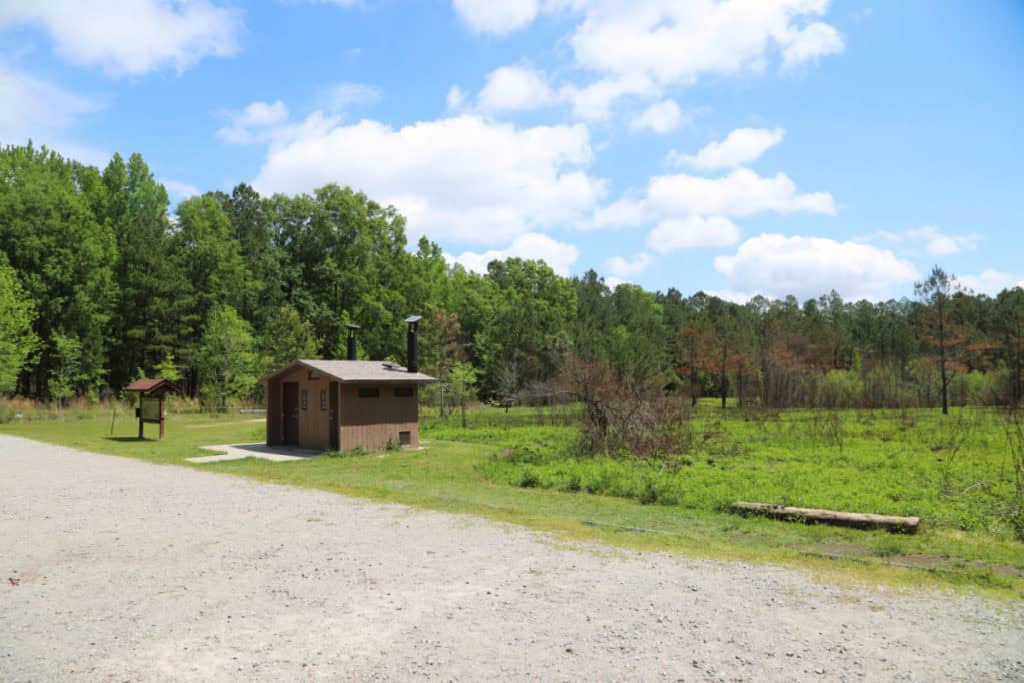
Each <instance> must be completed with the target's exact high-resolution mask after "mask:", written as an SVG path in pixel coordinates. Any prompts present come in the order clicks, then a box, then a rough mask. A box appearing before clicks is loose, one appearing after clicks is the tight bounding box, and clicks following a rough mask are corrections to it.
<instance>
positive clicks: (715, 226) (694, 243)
mask: <svg viewBox="0 0 1024 683" xmlns="http://www.w3.org/2000/svg"><path fill="white" fill-rule="evenodd" d="M739 239H740V230H739V228H737V227H736V225H735V224H733V222H732V221H730V220H729V219H728V218H722V217H721V216H711V217H709V218H703V217H701V216H688V217H686V218H669V219H666V220H663V221H661V222H659V223H658V224H657V225H656V226H654V229H653V230H651V232H650V233H648V235H647V246H648V247H649V248H651V249H653V250H654V251H656V252H658V253H659V254H667V253H669V252H671V251H675V250H676V249H689V248H695V247H729V246H732V245H734V244H736V243H737V242H738V241H739Z"/></svg>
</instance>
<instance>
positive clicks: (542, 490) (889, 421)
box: [0, 407, 1024, 598]
mask: <svg viewBox="0 0 1024 683" xmlns="http://www.w3.org/2000/svg"><path fill="white" fill-rule="evenodd" d="M725 415H726V417H725V418H722V417H721V415H720V412H719V411H718V410H717V409H713V408H710V407H702V408H701V410H700V414H699V417H698V418H697V419H696V420H695V421H694V424H693V430H694V434H695V445H694V448H693V449H692V450H691V452H689V453H687V454H686V455H684V456H680V458H679V459H677V460H676V461H673V462H668V463H659V464H657V465H651V464H646V463H636V462H632V463H630V462H622V461H612V460H604V459H597V460H574V459H572V458H570V457H568V456H567V455H566V454H567V452H568V451H569V449H571V446H572V441H573V438H574V433H575V431H574V428H573V427H572V426H571V425H572V419H573V416H572V415H571V411H569V413H568V414H567V411H566V409H561V410H556V411H553V410H550V409H548V410H545V411H544V414H543V417H542V418H539V417H538V411H536V410H534V409H525V408H524V409H516V410H513V411H511V412H510V413H509V415H508V416H507V417H506V415H505V413H504V412H503V411H501V410H496V409H487V408H481V409H477V410H474V411H471V413H470V416H469V428H468V429H466V430H463V429H461V428H460V427H459V426H458V424H459V423H458V419H457V417H453V418H451V420H450V421H449V422H447V423H444V422H442V421H440V420H437V418H433V417H429V416H428V417H425V418H424V420H423V431H422V437H423V439H424V440H425V441H428V442H429V443H427V444H426V445H427V449H426V450H422V451H418V452H386V453H378V454H370V455H366V456H354V455H350V454H348V455H345V456H344V457H339V456H335V457H321V458H315V459H311V460H307V461H302V462H294V463H269V462H264V461H259V460H253V459H248V460H241V461H234V462H224V463H216V464H210V465H203V466H201V467H202V468H203V469H206V470H210V471H216V472H225V473H232V474H238V475H243V476H248V477H253V478H257V479H261V480H264V481H273V482H278V483H285V484H293V485H299V486H307V487H313V488H319V489H324V490H328V491H336V492H342V493H348V494H353V495H359V496H364V497H369V498H374V499H377V500H384V501H393V502H401V503H406V504H412V505H416V506H420V507H426V508H431V509H435V510H445V511H454V512H465V513H472V514H476V515H482V516H486V517H489V518H492V519H497V520H502V521H509V522H514V523H516V524H522V525H526V526H529V527H532V528H535V529H543V530H549V531H556V532H558V533H561V534H563V535H565V536H566V537H570V538H577V539H592V540H601V541H604V542H609V543H612V544H615V545H619V546H624V547H632V548H646V549H658V550H678V551H684V552H686V553H687V554H689V555H692V556H701V557H714V558H723V559H741V560H747V561H768V562H775V563H782V564H787V565H800V566H804V567H810V568H812V569H814V570H815V571H817V572H819V573H821V574H823V575H828V576H829V577H832V578H836V577H844V578H850V579H856V580H861V579H863V580H868V581H881V582H886V583H899V584H912V585H927V586H963V587H967V588H969V589H971V590H975V591H982V592H986V593H990V594H993V595H1001V596H1005V597H1013V598H1020V597H1022V596H1024V544H1021V543H1020V542H1019V541H1017V540H1015V537H1014V532H1013V527H1012V524H1011V521H1012V520H1011V518H1010V516H1009V510H1008V508H1007V505H1008V504H1009V500H1010V499H1009V496H1010V494H1011V490H1010V489H1009V488H1008V487H1009V483H1010V481H1011V479H1010V478H1011V477H1012V465H1011V463H1010V461H1009V458H1008V456H1007V455H1006V453H1005V448H1004V444H1005V442H1004V441H1003V438H1004V437H1003V436H1002V434H1001V432H1000V428H999V415H998V414H996V413H994V412H990V411H982V410H977V411H969V412H968V413H965V414H964V415H963V416H960V417H958V416H957V415H956V414H954V415H951V416H950V418H948V419H947V420H945V421H940V417H939V416H938V415H937V414H936V413H935V411H914V412H909V413H900V412H898V411H873V412H870V411H869V412H864V411H862V412H853V411H850V412H840V413H834V414H832V413H824V414H815V413H811V412H807V411H805V412H792V413H782V414H778V415H757V416H755V415H753V414H744V413H743V412H741V411H739V410H733V409H730V410H728V411H726V414H725ZM833 415H837V416H839V418H840V420H841V424H840V425H839V426H838V427H837V425H836V424H835V423H834V418H833V417H832V416H833ZM245 417H247V416H245ZM245 417H240V416H238V415H225V416H221V417H219V418H209V417H206V416H197V415H175V416H172V419H171V421H170V423H169V425H168V431H167V435H168V436H167V438H166V439H165V440H164V441H163V442H157V441H152V440H147V441H144V442H138V441H136V440H135V439H134V438H133V436H134V433H135V425H134V424H133V422H132V421H131V420H128V419H124V418H121V419H119V420H118V423H117V427H116V430H115V434H114V435H113V436H112V437H111V436H110V435H109V429H110V420H109V416H106V417H102V416H101V417H97V418H94V419H82V420H75V421H69V422H64V423H58V422H31V423H23V424H11V425H4V426H2V427H0V432H2V433H10V434H16V435H21V436H26V437H29V438H33V439H39V440H43V441H50V442H53V443H60V444H62V445H67V446H73V447H76V448H82V449H85V450H92V451H97V452H103V453H112V454H116V455H124V456H130V457H135V458H139V459H142V460H146V461H149V462H155V463H165V464H185V465H187V466H192V465H189V464H188V463H184V462H183V461H184V458H186V457H191V456H195V455H203V454H205V453H204V452H202V451H200V450H199V449H198V447H199V446H201V445H206V444H211V443H238V442H255V441H260V440H262V438H263V427H262V425H261V424H259V423H252V422H247V421H245ZM540 419H542V420H543V422H544V423H545V424H543V425H538V424H536V423H537V422H538V421H539V420H540ZM198 427H202V428H198ZM837 430H838V431H837ZM837 439H838V441H837ZM839 442H841V445H842V450H841V451H840V444H839ZM524 483H525V484H526V486H524ZM736 499H747V500H756V501H766V502H776V503H788V504H794V505H805V506H816V507H826V508H833V509H848V510H855V511H861V512H877V513H890V514H917V515H920V516H922V517H923V518H924V530H923V531H922V532H921V533H919V534H918V535H915V536H899V535H893V534H889V533H886V532H863V531H856V530H850V529H839V528H832V527H824V526H803V525H797V524H786V523H780V522H774V521H769V520H763V519H744V518H740V517H736V516H734V515H730V514H726V513H724V512H722V511H721V508H722V506H723V504H727V503H728V502H731V501H732V500H736ZM644 503H655V504H644Z"/></svg>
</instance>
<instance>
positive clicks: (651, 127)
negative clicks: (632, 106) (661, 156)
mask: <svg viewBox="0 0 1024 683" xmlns="http://www.w3.org/2000/svg"><path fill="white" fill-rule="evenodd" d="M686 122H687V121H686V118H685V117H684V116H683V111H682V110H681V109H680V108H679V105H678V104H676V102H675V100H662V101H660V102H655V103H654V104H652V105H651V106H649V107H647V109H645V110H644V111H642V112H641V113H640V114H639V115H638V116H636V117H635V118H634V119H633V120H632V121H631V122H630V124H629V127H630V128H631V129H633V130H634V131H640V130H648V131H651V132H653V133H658V134H659V135H664V134H665V133H671V132H672V131H674V130H676V129H677V128H679V127H680V126H683V125H685V124H686Z"/></svg>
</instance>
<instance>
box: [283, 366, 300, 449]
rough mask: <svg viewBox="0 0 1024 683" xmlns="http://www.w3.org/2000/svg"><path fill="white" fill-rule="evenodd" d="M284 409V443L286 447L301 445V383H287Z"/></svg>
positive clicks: (284, 385)
mask: <svg viewBox="0 0 1024 683" xmlns="http://www.w3.org/2000/svg"><path fill="white" fill-rule="evenodd" d="M281 388H282V389H283V390H284V395H283V397H282V401H281V402H282V404H283V405H282V408H283V411H282V412H283V413H284V434H283V437H284V438H283V439H282V441H283V442H284V444H285V445H286V446H298V445H299V383H298V382H285V383H283V384H282V385H281Z"/></svg>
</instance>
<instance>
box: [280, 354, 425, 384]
mask: <svg viewBox="0 0 1024 683" xmlns="http://www.w3.org/2000/svg"><path fill="white" fill-rule="evenodd" d="M299 366H301V367H306V368H309V369H310V370H316V371H317V372H319V373H320V374H322V375H325V376H327V377H330V378H331V379H334V380H336V381H338V382H341V383H342V384H430V383H432V382H436V381H437V379H435V378H434V377H431V376H430V375H425V374H423V373H422V372H409V371H408V370H406V369H405V368H403V367H402V366H401V365H398V364H397V363H389V362H387V361H380V360H297V361H293V362H291V363H289V364H288V365H286V366H285V367H283V368H281V369H280V370H276V371H274V372H272V373H270V374H269V375H267V376H266V377H264V378H263V380H262V381H264V382H265V381H267V380H269V379H273V378H274V377H277V376H278V375H281V374H284V373H286V372H289V371H291V370H294V369H295V368H296V367H299Z"/></svg>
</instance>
